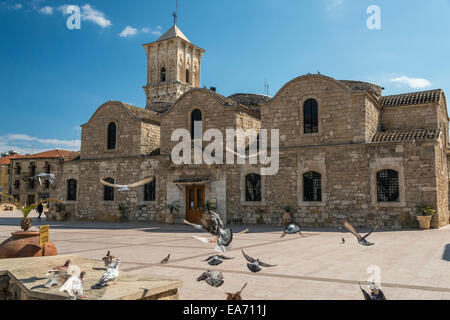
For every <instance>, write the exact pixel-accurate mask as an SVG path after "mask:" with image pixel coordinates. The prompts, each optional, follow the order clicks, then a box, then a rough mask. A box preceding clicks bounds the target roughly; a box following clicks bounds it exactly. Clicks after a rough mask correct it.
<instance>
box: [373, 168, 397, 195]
mask: <svg viewBox="0 0 450 320" xmlns="http://www.w3.org/2000/svg"><path fill="white" fill-rule="evenodd" d="M377 197H378V202H398V201H400V192H399V185H398V172H397V171H394V170H382V171H379V172H377Z"/></svg>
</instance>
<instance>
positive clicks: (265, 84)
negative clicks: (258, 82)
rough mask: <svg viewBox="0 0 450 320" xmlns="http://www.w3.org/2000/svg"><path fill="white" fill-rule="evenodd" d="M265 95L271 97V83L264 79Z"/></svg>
mask: <svg viewBox="0 0 450 320" xmlns="http://www.w3.org/2000/svg"><path fill="white" fill-rule="evenodd" d="M264 93H265V94H266V95H267V96H268V95H269V83H268V82H267V80H266V79H264Z"/></svg>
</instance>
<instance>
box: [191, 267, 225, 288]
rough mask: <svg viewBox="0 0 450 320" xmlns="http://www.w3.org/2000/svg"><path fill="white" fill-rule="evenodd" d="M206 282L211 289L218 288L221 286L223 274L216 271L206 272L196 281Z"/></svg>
mask: <svg viewBox="0 0 450 320" xmlns="http://www.w3.org/2000/svg"><path fill="white" fill-rule="evenodd" d="M203 280H206V283H207V284H209V285H210V286H211V287H216V288H218V287H220V286H221V285H223V283H224V281H223V274H222V272H220V271H217V270H213V271H211V270H208V271H206V272H203V274H202V275H201V276H200V277H199V278H198V279H197V281H203Z"/></svg>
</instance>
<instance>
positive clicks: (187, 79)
mask: <svg viewBox="0 0 450 320" xmlns="http://www.w3.org/2000/svg"><path fill="white" fill-rule="evenodd" d="M189 80H190V79H189V69H186V83H189Z"/></svg>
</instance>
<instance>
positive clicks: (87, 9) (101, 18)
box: [81, 4, 112, 28]
mask: <svg viewBox="0 0 450 320" xmlns="http://www.w3.org/2000/svg"><path fill="white" fill-rule="evenodd" d="M81 8H82V9H83V10H82V12H81V20H86V21H90V22H93V23H95V24H98V25H99V26H100V27H102V28H108V27H110V26H112V23H111V21H110V20H108V19H107V18H106V17H105V14H104V13H103V12H101V11H98V10H96V9H94V8H92V7H91V6H90V5H89V4H85V5H84V6H82V7H81Z"/></svg>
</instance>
